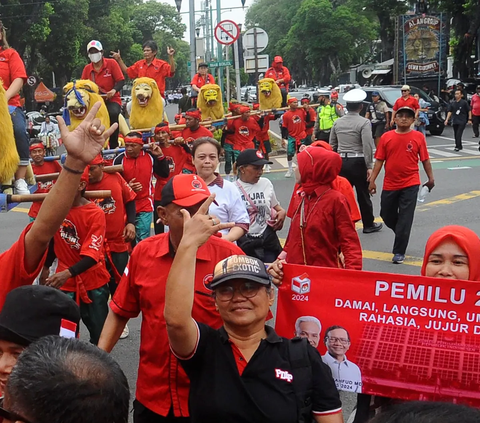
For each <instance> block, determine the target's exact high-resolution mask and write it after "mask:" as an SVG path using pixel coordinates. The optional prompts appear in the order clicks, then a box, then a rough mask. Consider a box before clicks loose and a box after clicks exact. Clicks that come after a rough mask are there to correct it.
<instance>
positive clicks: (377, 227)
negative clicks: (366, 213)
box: [363, 223, 383, 234]
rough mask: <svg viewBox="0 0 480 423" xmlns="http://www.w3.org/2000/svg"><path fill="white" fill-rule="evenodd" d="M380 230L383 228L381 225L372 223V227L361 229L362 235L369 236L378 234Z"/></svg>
mask: <svg viewBox="0 0 480 423" xmlns="http://www.w3.org/2000/svg"><path fill="white" fill-rule="evenodd" d="M382 228H383V223H373V225H372V226H367V227H366V228H363V233H364V234H371V233H373V232H378V231H379V230H380V229H382Z"/></svg>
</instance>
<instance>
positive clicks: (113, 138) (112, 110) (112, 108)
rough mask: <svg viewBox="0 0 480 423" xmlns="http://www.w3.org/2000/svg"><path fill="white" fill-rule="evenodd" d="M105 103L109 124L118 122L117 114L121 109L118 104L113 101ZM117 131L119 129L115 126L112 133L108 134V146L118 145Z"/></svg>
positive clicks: (115, 146) (114, 146)
mask: <svg viewBox="0 0 480 423" xmlns="http://www.w3.org/2000/svg"><path fill="white" fill-rule="evenodd" d="M105 104H106V106H107V110H108V116H109V117H110V125H113V124H114V123H118V115H119V114H120V112H121V111H122V108H121V107H120V104H118V103H115V102H113V101H107V102H106V103H105ZM119 131H120V129H119V128H117V129H116V130H115V132H114V133H113V134H112V135H110V140H109V142H108V144H109V145H110V148H117V147H118V134H119Z"/></svg>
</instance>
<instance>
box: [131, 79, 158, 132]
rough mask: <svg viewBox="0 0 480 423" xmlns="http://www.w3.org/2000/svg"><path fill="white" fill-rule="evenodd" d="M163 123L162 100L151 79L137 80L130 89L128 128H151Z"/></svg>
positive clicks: (155, 84)
mask: <svg viewBox="0 0 480 423" xmlns="http://www.w3.org/2000/svg"><path fill="white" fill-rule="evenodd" d="M162 121H163V100H162V96H161V95H160V91H159V90H158V86H157V83H156V82H155V80H154V79H152V78H147V77H143V78H137V79H135V81H133V87H132V112H131V113H130V128H131V129H132V130H133V129H146V128H153V127H154V126H156V125H157V124H158V123H160V122H162Z"/></svg>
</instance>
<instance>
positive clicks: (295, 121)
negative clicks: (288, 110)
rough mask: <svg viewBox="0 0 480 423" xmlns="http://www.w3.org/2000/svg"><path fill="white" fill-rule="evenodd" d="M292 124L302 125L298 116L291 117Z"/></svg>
mask: <svg viewBox="0 0 480 423" xmlns="http://www.w3.org/2000/svg"><path fill="white" fill-rule="evenodd" d="M292 120H293V123H302V119H300V116H297V115H295V116H293V119H292Z"/></svg>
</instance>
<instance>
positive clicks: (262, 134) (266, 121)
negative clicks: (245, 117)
mask: <svg viewBox="0 0 480 423" xmlns="http://www.w3.org/2000/svg"><path fill="white" fill-rule="evenodd" d="M255 119H256V120H257V122H258V121H259V120H260V117H258V118H257V117H256V118H255ZM271 120H275V116H274V115H265V116H264V117H263V126H262V128H261V129H260V131H259V132H258V134H257V135H256V138H257V141H269V140H270V135H269V134H268V130H269V129H270V121H271Z"/></svg>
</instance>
